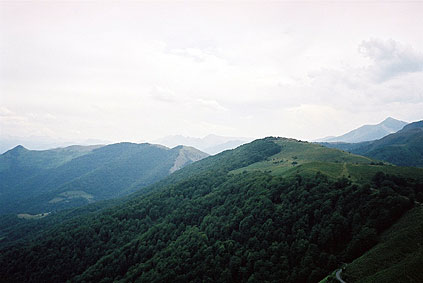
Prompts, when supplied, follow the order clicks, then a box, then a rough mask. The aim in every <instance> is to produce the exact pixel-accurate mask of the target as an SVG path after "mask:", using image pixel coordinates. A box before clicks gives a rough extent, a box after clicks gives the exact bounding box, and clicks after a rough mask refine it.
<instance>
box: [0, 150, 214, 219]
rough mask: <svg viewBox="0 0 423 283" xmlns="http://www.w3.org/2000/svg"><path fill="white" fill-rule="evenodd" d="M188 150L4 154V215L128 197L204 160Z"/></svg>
mask: <svg viewBox="0 0 423 283" xmlns="http://www.w3.org/2000/svg"><path fill="white" fill-rule="evenodd" d="M206 156H207V154H206V153H203V152H201V151H199V150H197V149H194V148H192V147H186V146H177V147H174V148H172V149H169V148H167V147H164V146H160V145H152V144H147V143H144V144H133V143H118V144H111V145H107V146H70V147H66V148H59V149H52V150H42V151H36V150H28V149H26V148H24V147H23V146H17V147H15V148H13V149H11V150H9V151H7V152H6V153H4V154H2V155H0V179H1V180H2V182H1V184H0V192H1V194H0V214H4V213H11V212H14V213H31V214H39V213H44V212H50V211H54V210H58V209H64V208H69V207H75V206H80V205H84V204H87V203H91V202H94V201H98V200H104V199H110V198H116V197H119V196H124V195H127V194H129V193H131V192H134V191H136V190H139V189H141V188H143V187H145V186H147V185H150V184H152V183H154V182H156V181H158V180H160V179H162V178H164V177H166V176H168V175H169V174H171V173H173V172H174V171H176V170H178V169H180V168H182V167H184V166H186V165H188V164H190V163H192V162H194V161H197V160H200V159H202V158H204V157H206Z"/></svg>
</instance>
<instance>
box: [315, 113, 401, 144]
mask: <svg viewBox="0 0 423 283" xmlns="http://www.w3.org/2000/svg"><path fill="white" fill-rule="evenodd" d="M405 125H407V122H404V121H400V120H396V119H394V118H391V117H388V118H386V119H385V120H383V121H382V122H381V123H379V124H377V125H364V126H361V127H359V128H357V129H355V130H352V131H350V132H348V133H346V134H343V135H342V136H338V137H326V138H322V139H318V140H316V142H346V143H358V142H364V141H372V140H377V139H380V138H383V137H384V136H387V135H389V134H392V133H395V132H397V131H399V130H401V129H402V128H403V127H404V126H405Z"/></svg>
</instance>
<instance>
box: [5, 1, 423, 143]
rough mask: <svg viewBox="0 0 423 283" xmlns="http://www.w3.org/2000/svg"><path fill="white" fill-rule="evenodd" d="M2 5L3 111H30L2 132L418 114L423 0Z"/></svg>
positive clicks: (315, 123)
mask: <svg viewBox="0 0 423 283" xmlns="http://www.w3.org/2000/svg"><path fill="white" fill-rule="evenodd" d="M0 5H2V7H4V9H0V10H2V11H0V12H1V15H0V33H1V34H2V37H1V38H0V61H1V64H0V99H1V105H2V106H1V107H2V108H0V115H6V114H7V113H9V114H7V115H11V114H10V112H11V113H13V115H12V116H13V117H19V118H15V121H14V120H11V118H7V120H5V119H3V120H2V121H1V124H0V127H1V130H2V132H4V131H7V132H10V133H15V135H18V133H19V134H25V133H26V132H31V133H32V132H43V133H49V134H51V135H52V136H59V137H63V138H73V137H75V136H76V138H100V139H105V140H113V141H119V140H133V141H138V140H146V139H154V138H159V137H160V136H165V135H168V134H184V135H190V136H203V135H207V134H209V133H212V132H214V133H216V134H221V135H231V136H256V137H261V136H264V135H288V136H292V137H301V138H317V137H320V136H325V135H330V134H334V133H335V131H336V133H342V132H343V131H347V130H350V129H351V128H352V127H355V126H359V125H360V124H363V123H373V122H379V120H382V119H383V118H385V116H393V117H397V118H401V119H404V120H412V119H419V115H418V109H419V107H420V106H421V103H422V101H423V97H422V93H423V92H422V85H421V81H423V77H422V71H421V66H422V65H421V64H422V62H423V59H422V58H423V57H422V52H423V39H422V38H421V37H419V36H417V35H418V34H419V31H420V29H419V27H421V26H423V18H422V17H421V15H420V14H421V13H419V9H421V8H422V7H423V6H422V5H419V4H418V3H408V4H407V3H406V4H400V3H383V4H377V3H370V4H366V3H360V5H356V4H354V3H343V4H342V5H338V4H333V5H332V4H331V5H328V4H325V3H320V2H319V3H300V4H297V3H291V2H289V3H277V2H271V3H267V4H266V5H263V4H262V3H259V2H257V3H255V2H248V3H223V2H219V3H217V2H216V3H215V2H211V3H196V4H194V3H192V4H189V5H188V4H186V3H181V2H175V3H173V2H172V3H166V4H164V3H161V4H157V3H146V2H133V3H132V2H131V3H124V2H122V3H117V2H116V3H115V2H107V3H104V4H102V5H98V3H97V2H90V3H80V2H70V3H66V4H65V3H58V4H54V5H53V4H51V3H49V2H43V3H41V2H36V3H35V4H34V3H29V2H25V3H21V4H19V5H17V4H13V3H11V2H10V3H6V2H2V3H0ZM399 11H400V12H401V13H400V12H399ZM420 11H421V10H420ZM375 17H377V18H378V21H377V22H375V21H374V19H375ZM357 18H360V21H357ZM94 19H95V20H94ZM372 38H373V39H372ZM374 38H384V39H386V38H393V39H395V40H390V39H389V40H381V39H374ZM4 109H7V111H6V110H4ZM402 109H407V111H404V110H402ZM420 109H421V108H420ZM8 111H9V112H8ZM5 113H6V114H5ZM420 118H421V117H420ZM16 119H21V120H22V121H26V122H25V123H26V124H25V123H24V122H20V124H19V123H18V122H16ZM319 133H321V134H319Z"/></svg>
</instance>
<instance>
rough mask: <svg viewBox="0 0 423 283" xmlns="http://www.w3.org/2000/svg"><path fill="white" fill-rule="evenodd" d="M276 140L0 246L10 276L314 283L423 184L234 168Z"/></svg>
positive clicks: (422, 195) (269, 149)
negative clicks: (360, 181)
mask: <svg viewBox="0 0 423 283" xmlns="http://www.w3.org/2000/svg"><path fill="white" fill-rule="evenodd" d="M280 150H281V148H280V147H279V146H277V145H276V144H275V143H273V142H272V139H270V138H269V139H264V140H258V141H256V142H253V143H251V144H248V145H245V146H243V147H241V148H240V149H239V150H235V151H228V152H225V153H223V154H221V155H218V156H216V157H212V158H208V159H205V160H203V161H199V162H198V165H197V164H195V163H194V164H192V165H189V166H187V167H186V168H185V169H183V170H181V171H180V172H179V174H174V175H171V176H170V177H169V178H168V179H165V180H164V181H162V182H159V183H158V184H156V185H154V186H153V187H152V188H150V190H151V193H149V194H147V195H145V194H143V195H138V196H134V197H132V198H129V199H128V200H126V201H125V202H122V203H119V204H117V205H116V206H112V207H106V208H104V209H99V210H98V211H94V212H93V213H91V214H82V215H80V216H77V217H74V218H70V219H69V220H66V221H64V222H63V223H58V224H55V225H52V226H48V227H49V228H48V229H45V230H44V232H42V233H39V234H36V235H34V236H33V237H32V238H31V239H29V240H27V241H25V242H24V243H19V244H14V245H11V246H8V247H5V248H3V250H1V253H0V254H1V256H0V266H1V267H0V275H1V278H3V279H4V280H5V281H9V282H10V281H29V282H63V281H67V280H69V281H71V282H113V281H122V282H126V281H136V282H188V281H192V282H228V281H230V282H317V281H319V280H321V279H323V278H324V277H325V276H326V275H327V274H329V273H330V272H332V271H333V270H334V269H336V268H338V267H339V266H340V265H341V263H343V262H349V261H351V260H353V259H355V258H357V257H358V256H360V255H361V254H363V253H364V252H365V251H367V250H369V249H370V248H371V247H373V246H374V245H375V244H377V242H378V241H379V237H380V235H381V233H382V232H383V231H385V230H386V229H387V228H388V227H390V226H391V225H392V224H393V223H395V221H396V220H397V219H399V218H400V217H401V216H402V215H403V214H404V213H405V212H406V211H408V210H410V209H411V208H412V207H413V206H414V205H415V203H416V201H418V202H420V201H423V183H422V182H421V181H416V180H413V179H409V178H403V177H399V176H394V175H386V174H385V173H382V172H378V173H377V174H375V175H374V177H373V178H372V180H371V181H370V182H368V183H365V184H355V183H352V182H351V181H350V180H348V179H347V178H339V179H336V180H332V179H329V178H328V177H327V176H325V175H323V174H321V173H319V172H317V173H316V174H315V175H314V176H312V177H304V176H301V175H295V176H293V177H292V178H284V177H281V176H277V175H272V174H270V173H268V172H260V171H255V172H247V171H245V172H243V173H240V174H233V173H230V171H231V170H233V169H235V168H240V167H243V166H247V165H248V164H252V163H254V162H257V161H260V160H264V159H266V158H267V157H269V156H272V155H274V154H276V153H277V152H279V151H280Z"/></svg>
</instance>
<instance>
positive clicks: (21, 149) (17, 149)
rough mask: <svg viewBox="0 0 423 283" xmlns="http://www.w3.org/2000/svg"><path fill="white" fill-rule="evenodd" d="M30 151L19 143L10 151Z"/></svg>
mask: <svg viewBox="0 0 423 283" xmlns="http://www.w3.org/2000/svg"><path fill="white" fill-rule="evenodd" d="M23 151H28V149H26V148H25V147H24V146H23V145H17V146H15V147H14V148H12V149H10V150H9V151H8V152H23Z"/></svg>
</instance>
